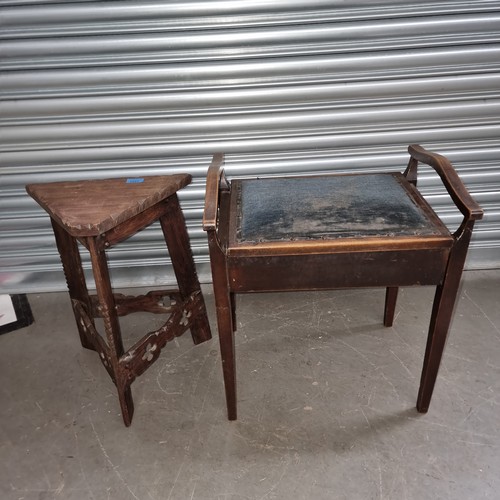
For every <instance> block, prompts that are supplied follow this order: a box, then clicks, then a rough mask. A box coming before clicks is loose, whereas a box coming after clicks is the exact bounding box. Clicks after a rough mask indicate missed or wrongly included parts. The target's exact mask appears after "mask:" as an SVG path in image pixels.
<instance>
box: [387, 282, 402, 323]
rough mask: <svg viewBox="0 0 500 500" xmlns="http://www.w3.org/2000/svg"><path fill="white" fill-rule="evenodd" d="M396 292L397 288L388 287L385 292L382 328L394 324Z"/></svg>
mask: <svg viewBox="0 0 500 500" xmlns="http://www.w3.org/2000/svg"><path fill="white" fill-rule="evenodd" d="M398 290H399V288H398V287H397V286H389V287H387V290H386V292H385V311H384V326H392V323H393V322H394V312H395V311H396V301H397V299H398Z"/></svg>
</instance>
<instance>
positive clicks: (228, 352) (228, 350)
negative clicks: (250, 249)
mask: <svg viewBox="0 0 500 500" xmlns="http://www.w3.org/2000/svg"><path fill="white" fill-rule="evenodd" d="M208 245H209V249H210V265H211V267H212V280H213V289H214V297H215V311H216V314H217V326H218V329H219V344H220V352H221V359H222V375H223V377H224V389H225V392H226V406H227V418H228V419H229V420H236V418H237V409H236V366H235V349H234V331H235V325H234V323H233V320H234V317H235V306H236V303H235V300H234V299H235V297H234V293H232V292H230V291H229V287H228V278H227V273H226V257H225V255H224V252H223V251H222V249H221V248H220V246H219V243H218V239H217V235H216V234H215V231H208Z"/></svg>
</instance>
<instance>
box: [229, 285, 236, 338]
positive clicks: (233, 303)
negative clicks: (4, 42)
mask: <svg viewBox="0 0 500 500" xmlns="http://www.w3.org/2000/svg"><path fill="white" fill-rule="evenodd" d="M230 299H231V318H232V322H233V332H235V331H236V329H237V327H236V294H235V293H233V292H231V294H230Z"/></svg>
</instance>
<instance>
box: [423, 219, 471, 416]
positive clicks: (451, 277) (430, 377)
mask: <svg viewBox="0 0 500 500" xmlns="http://www.w3.org/2000/svg"><path fill="white" fill-rule="evenodd" d="M473 226H474V220H469V221H468V222H467V223H466V224H464V225H463V226H462V227H461V228H459V230H458V231H457V232H456V233H455V236H457V235H458V234H460V235H459V237H457V238H456V240H455V245H454V247H453V248H452V249H451V252H450V256H449V258H448V265H447V268H446V272H445V275H444V278H443V282H442V283H441V284H440V285H438V287H437V288H436V294H435V296H434V303H433V305H432V315H431V322H430V325H429V334H428V336H427V345H426V348H425V356H424V366H423V368H422V377H421V379H420V387H419V390H418V398H417V410H418V411H419V412H421V413H426V412H427V410H428V409H429V405H430V402H431V398H432V392H433V390H434V385H435V383H436V377H437V374H438V370H439V365H440V363H441V357H442V355H443V351H444V347H445V344H446V337H447V335H448V330H449V328H450V323H451V319H452V316H453V310H454V307H455V301H456V298H457V294H458V290H459V287H460V279H461V277H462V270H463V268H464V264H465V258H466V256H467V249H468V247H469V241H470V238H471V235H472V228H473Z"/></svg>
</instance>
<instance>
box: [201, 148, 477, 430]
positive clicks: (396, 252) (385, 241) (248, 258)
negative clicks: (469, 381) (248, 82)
mask: <svg viewBox="0 0 500 500" xmlns="http://www.w3.org/2000/svg"><path fill="white" fill-rule="evenodd" d="M408 151H409V153H410V160H409V164H408V167H407V169H406V171H405V172H404V174H401V173H399V172H390V173H370V174H351V175H340V174H337V175H335V174H331V175H318V176H299V177H267V178H260V179H233V180H232V181H231V182H229V181H228V180H227V179H226V177H225V175H224V171H223V168H222V165H223V159H224V158H223V155H222V154H217V155H215V156H214V158H213V161H212V164H211V166H210V168H209V171H208V177H207V192H206V198H205V213H204V229H205V230H206V231H207V233H208V241H209V249H210V260H211V266H212V276H213V286H214V294H215V303H216V312H217V322H218V327H219V339H220V348H221V356H222V363H223V375H224V382H225V390H226V401H227V410H228V418H229V419H230V420H234V419H236V369H235V352H234V331H235V300H234V294H236V293H241V292H245V293H246V292H266V291H293V290H327V289H336V288H352V287H384V288H386V303H385V316H384V324H385V325H386V326H391V325H392V322H393V319H394V311H395V306H396V298H397V294H398V287H401V286H413V285H435V286H436V294H435V299H434V305H433V309H432V316H431V321H430V327H429V333H428V340H427V347H426V351H425V355H424V363H423V370H422V376H421V381H420V389H419V393H418V399H417V409H418V411H420V412H426V411H427V410H428V408H429V404H430V400H431V396H432V392H433V388H434V384H435V381H436V376H437V373H438V368H439V364H440V361H441V356H442V353H443V349H444V345H445V340H446V336H447V333H448V329H449V326H450V321H451V318H452V314H453V308H454V304H455V299H456V295H457V291H458V287H459V283H460V279H461V274H462V270H463V266H464V262H465V258H466V254H467V250H468V246H469V241H470V238H471V234H472V229H473V226H474V222H475V221H476V220H477V219H480V218H481V217H482V214H483V212H482V210H481V208H480V207H479V206H478V205H477V204H476V203H475V201H474V200H473V199H472V198H471V196H470V195H469V193H468V191H467V190H466V188H465V187H464V185H463V184H462V181H461V180H460V178H459V177H458V175H457V174H456V172H455V170H454V168H453V167H452V165H451V164H450V162H449V161H448V160H447V159H446V158H445V157H443V156H441V155H438V154H434V153H431V152H428V151H426V150H425V149H423V148H422V147H420V146H417V145H413V146H410V147H409V148H408ZM418 162H423V163H425V164H428V165H430V166H431V167H433V168H434V170H435V171H436V172H437V174H438V175H439V176H440V178H441V180H442V182H443V184H444V187H445V188H446V190H447V191H448V193H449V195H450V196H451V198H452V200H453V201H454V203H455V205H456V206H457V208H458V209H459V210H460V212H461V213H462V214H463V221H462V223H461V225H460V227H459V228H458V229H457V230H456V231H455V233H453V234H451V233H450V232H449V230H448V229H447V228H446V226H445V225H444V224H443V222H441V220H440V219H439V217H438V216H437V215H436V214H435V212H434V211H433V210H432V208H431V207H430V206H429V205H428V204H427V202H426V201H425V200H424V198H423V197H422V195H421V194H420V192H419V191H418V189H417V187H416V186H417V166H418Z"/></svg>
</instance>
